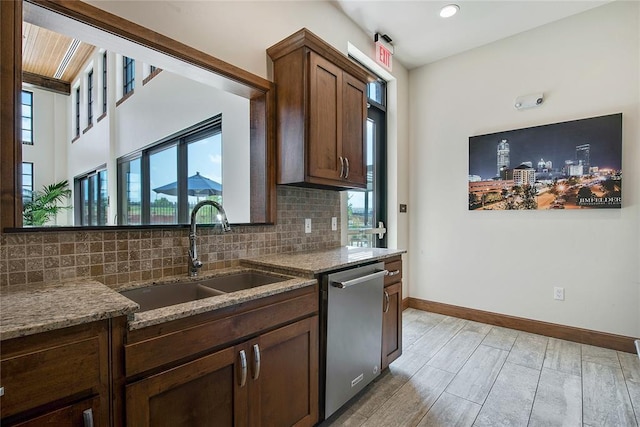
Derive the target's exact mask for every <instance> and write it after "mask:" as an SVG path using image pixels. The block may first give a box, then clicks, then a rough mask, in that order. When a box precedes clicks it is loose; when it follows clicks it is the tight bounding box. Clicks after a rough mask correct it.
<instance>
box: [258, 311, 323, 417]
mask: <svg viewBox="0 0 640 427" xmlns="http://www.w3.org/2000/svg"><path fill="white" fill-rule="evenodd" d="M249 351H250V352H251V369H250V372H251V377H252V383H251V387H250V398H249V402H250V403H249V407H250V413H251V424H252V425H253V426H265V427H266V426H269V427H289V426H313V425H315V424H316V422H317V421H318V316H313V317H310V318H307V319H304V320H300V321H298V322H296V323H293V324H291V325H288V326H284V327H282V328H279V329H276V330H275V331H272V332H269V333H266V334H263V335H261V336H259V337H258V338H256V339H255V340H252V341H250V342H249Z"/></svg>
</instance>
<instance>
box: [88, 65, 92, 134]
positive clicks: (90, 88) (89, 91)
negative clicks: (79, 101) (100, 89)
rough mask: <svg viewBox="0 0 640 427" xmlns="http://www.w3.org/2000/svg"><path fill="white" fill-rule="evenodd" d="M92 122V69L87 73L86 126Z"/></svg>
mask: <svg viewBox="0 0 640 427" xmlns="http://www.w3.org/2000/svg"><path fill="white" fill-rule="evenodd" d="M92 123H93V69H92V70H91V71H89V72H88V73H87V126H91V124H92Z"/></svg>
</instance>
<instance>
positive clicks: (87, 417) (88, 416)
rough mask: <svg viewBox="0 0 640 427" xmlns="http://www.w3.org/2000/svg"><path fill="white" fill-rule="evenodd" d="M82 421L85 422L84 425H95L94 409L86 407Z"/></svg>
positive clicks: (87, 426) (86, 426)
mask: <svg viewBox="0 0 640 427" xmlns="http://www.w3.org/2000/svg"><path fill="white" fill-rule="evenodd" d="M82 421H83V422H84V427H93V409H91V408H89V409H85V410H84V411H82Z"/></svg>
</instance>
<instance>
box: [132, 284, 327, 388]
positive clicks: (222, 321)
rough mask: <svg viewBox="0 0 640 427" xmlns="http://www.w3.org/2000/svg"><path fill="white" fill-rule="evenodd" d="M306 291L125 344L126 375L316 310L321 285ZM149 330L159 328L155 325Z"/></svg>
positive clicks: (150, 368) (240, 337)
mask: <svg viewBox="0 0 640 427" xmlns="http://www.w3.org/2000/svg"><path fill="white" fill-rule="evenodd" d="M303 292H304V294H302V295H300V296H298V297H295V298H291V299H284V300H282V301H279V302H276V303H272V304H268V305H265V306H262V307H257V308H255V309H253V310H249V311H247V312H243V313H238V314H235V313H234V314H231V315H229V316H227V317H223V318H219V319H216V320H212V321H208V322H205V323H201V324H195V325H193V326H185V327H184V328H183V329H179V330H176V331H173V332H168V333H162V334H159V335H158V336H153V337H151V338H148V339H144V340H142V341H139V342H130V343H128V344H126V345H125V371H126V377H127V378H131V377H132V376H135V375H139V374H142V373H144V372H146V371H149V370H153V369H156V368H159V367H162V366H165V365H169V364H172V363H174V362H176V361H180V360H183V359H185V358H189V357H191V356H192V355H194V354H198V353H202V352H205V351H208V350H211V349H213V348H216V347H221V346H222V345H225V344H228V343H232V342H234V341H238V340H240V339H242V338H245V337H248V336H250V335H252V334H256V333H259V332H263V331H265V330H268V329H271V328H275V327H277V326H280V325H283V324H286V323H288V322H290V321H292V320H294V319H300V318H303V317H305V316H309V315H310V314H312V313H316V312H317V311H318V295H317V287H315V286H314V287H309V288H308V289H304V290H303ZM277 297H281V296H277ZM194 322H195V321H194ZM149 329H150V330H152V331H154V330H156V329H153V327H149Z"/></svg>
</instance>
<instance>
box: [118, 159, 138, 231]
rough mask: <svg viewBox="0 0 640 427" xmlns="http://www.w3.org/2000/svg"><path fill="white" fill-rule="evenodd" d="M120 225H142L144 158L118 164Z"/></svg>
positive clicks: (126, 160) (125, 160) (127, 160)
mask: <svg viewBox="0 0 640 427" xmlns="http://www.w3.org/2000/svg"><path fill="white" fill-rule="evenodd" d="M118 201H119V203H118V224H120V225H139V224H142V158H141V157H139V156H138V157H136V158H129V159H124V160H122V161H119V162H118Z"/></svg>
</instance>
